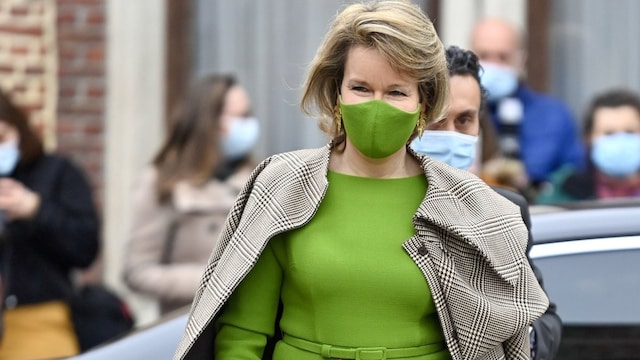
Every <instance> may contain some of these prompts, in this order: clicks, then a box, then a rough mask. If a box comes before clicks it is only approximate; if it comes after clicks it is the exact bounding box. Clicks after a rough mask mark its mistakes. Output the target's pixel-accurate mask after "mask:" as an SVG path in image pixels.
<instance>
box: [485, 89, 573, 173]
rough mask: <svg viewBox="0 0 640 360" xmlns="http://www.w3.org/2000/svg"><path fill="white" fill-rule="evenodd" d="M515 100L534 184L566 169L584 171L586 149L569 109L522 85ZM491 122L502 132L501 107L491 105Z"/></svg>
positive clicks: (525, 159) (522, 145)
mask: <svg viewBox="0 0 640 360" xmlns="http://www.w3.org/2000/svg"><path fill="white" fill-rule="evenodd" d="M513 97H515V98H517V99H518V100H520V102H521V103H522V107H523V115H522V116H523V118H522V122H521V125H520V139H519V140H520V156H521V157H522V161H523V163H524V165H525V168H526V170H527V175H528V176H529V179H530V180H531V182H532V183H534V184H538V183H541V182H544V181H547V180H548V179H549V176H550V175H551V174H552V173H553V172H554V171H556V170H558V169H559V168H560V167H562V166H564V165H573V166H574V167H576V168H582V167H583V164H584V163H583V161H584V151H585V150H584V145H583V143H582V139H581V138H580V134H579V131H578V129H577V125H578V123H577V122H576V121H575V119H574V117H573V115H572V114H571V112H570V111H569V109H568V108H567V107H566V106H565V105H564V104H563V103H562V102H560V101H559V100H558V99H555V98H553V97H551V96H548V95H546V94H541V93H538V92H535V91H533V90H532V89H530V88H528V87H527V86H525V85H524V84H520V86H519V87H518V89H517V90H516V93H515V94H514V95H513ZM489 111H490V113H491V118H492V120H493V122H494V124H495V126H496V129H498V132H500V123H499V120H498V114H497V105H496V104H489Z"/></svg>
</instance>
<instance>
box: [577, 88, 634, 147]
mask: <svg viewBox="0 0 640 360" xmlns="http://www.w3.org/2000/svg"><path fill="white" fill-rule="evenodd" d="M621 106H630V107H632V108H633V109H634V110H635V111H636V112H637V113H638V116H639V117H640V97H638V94H636V93H635V92H633V91H631V90H628V89H612V90H609V91H606V92H603V93H601V94H599V95H596V96H595V97H594V98H593V99H592V100H591V103H590V104H589V107H588V108H587V112H586V115H585V117H584V127H583V130H582V135H583V136H584V137H585V139H587V138H589V136H590V135H591V132H592V131H593V125H594V120H595V119H594V115H595V113H596V111H598V109H600V108H604V107H609V108H612V107H621Z"/></svg>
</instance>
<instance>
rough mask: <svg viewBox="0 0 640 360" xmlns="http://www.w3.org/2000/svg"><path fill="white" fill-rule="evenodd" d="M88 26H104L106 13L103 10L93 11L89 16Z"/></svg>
mask: <svg viewBox="0 0 640 360" xmlns="http://www.w3.org/2000/svg"><path fill="white" fill-rule="evenodd" d="M86 22H87V24H91V25H102V24H104V23H105V16H104V12H103V11H101V10H97V11H92V12H90V13H89V15H87V19H86Z"/></svg>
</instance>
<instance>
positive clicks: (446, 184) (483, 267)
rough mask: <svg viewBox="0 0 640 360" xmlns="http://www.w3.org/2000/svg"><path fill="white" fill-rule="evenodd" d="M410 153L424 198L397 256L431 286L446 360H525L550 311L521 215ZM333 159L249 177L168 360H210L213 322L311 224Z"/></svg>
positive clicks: (270, 168) (279, 163)
mask: <svg viewBox="0 0 640 360" xmlns="http://www.w3.org/2000/svg"><path fill="white" fill-rule="evenodd" d="M408 151H409V152H410V153H411V154H412V156H414V157H416V158H417V159H418V161H420V163H421V166H422V168H423V170H424V173H425V177H426V178H427V181H428V188H427V193H426V195H425V198H424V200H423V201H422V203H421V205H420V206H419V208H418V210H417V212H416V214H415V215H414V217H413V224H414V227H415V235H414V236H412V237H410V238H409V239H407V240H406V241H405V242H404V243H403V248H404V250H405V251H406V253H407V256H409V257H410V258H411V259H412V260H413V261H414V262H415V264H416V266H418V267H419V269H420V270H421V271H422V273H423V274H424V277H425V280H426V281H427V282H428V284H429V287H430V290H431V292H432V296H433V300H434V303H435V305H436V309H437V312H438V316H439V320H440V323H441V325H442V330H443V333H444V336H445V341H446V344H447V347H448V349H449V351H450V353H451V356H452V359H453V360H463V359H464V360H468V359H484V360H489V359H493V360H498V359H522V360H525V359H527V360H528V359H529V355H530V354H529V336H528V329H529V324H531V323H532V322H533V321H534V320H536V319H537V318H538V317H539V316H540V315H541V314H542V313H544V312H545V310H546V309H547V307H548V305H549V303H548V299H547V297H546V296H545V294H544V291H543V290H542V288H541V287H540V285H539V284H538V281H537V280H536V277H535V275H534V273H533V271H532V270H531V267H530V265H529V262H528V260H527V256H526V249H527V241H528V240H527V239H528V236H527V228H526V227H525V225H524V223H523V222H522V217H521V215H520V210H519V208H518V207H517V206H516V205H514V204H513V203H512V202H510V201H509V200H507V199H505V198H504V197H502V196H500V195H499V194H497V193H496V192H495V191H493V190H492V189H491V188H490V187H489V186H488V185H486V184H485V183H484V182H482V181H481V180H480V179H478V178H477V177H476V176H475V175H472V174H470V173H469V172H467V171H462V170H457V169H453V168H452V167H450V166H447V165H446V164H443V163H441V162H437V161H434V160H432V159H430V158H428V157H426V156H421V155H417V154H415V153H414V152H413V151H412V150H410V149H408ZM330 152H331V146H326V147H323V148H320V149H310V150H300V151H295V152H290V153H283V154H278V155H274V156H272V157H270V158H268V159H266V160H265V161H263V162H262V163H261V164H260V165H258V167H257V168H256V169H255V170H254V172H253V173H252V175H251V177H250V178H249V180H248V182H247V183H246V185H245V187H244V188H243V190H242V191H241V193H240V195H239V196H238V199H237V201H236V203H235V204H234V206H233V208H232V210H231V213H230V214H229V217H228V218H227V221H226V224H225V227H224V230H223V232H222V235H221V238H220V239H219V241H218V244H217V245H216V248H215V249H214V251H213V253H212V255H211V258H210V260H209V264H208V265H207V267H206V270H205V272H204V275H203V277H202V281H201V285H200V288H199V289H198V291H197V293H196V295H195V299H194V302H193V304H192V307H191V312H190V315H189V320H188V323H187V326H186V329H185V332H184V335H183V338H182V341H181V342H180V344H179V346H178V349H177V351H176V354H175V356H174V360H182V359H189V360H191V359H213V358H214V355H213V354H214V349H213V346H214V342H215V331H214V322H215V319H216V317H217V316H218V315H219V314H220V312H221V311H222V309H223V306H224V304H225V302H226V301H227V299H229V296H230V295H231V294H232V293H233V291H234V289H236V288H237V286H238V284H239V283H240V282H241V281H242V279H243V278H244V277H245V276H246V275H247V274H248V273H249V271H251V268H252V267H253V265H254V264H255V263H256V261H257V259H258V258H259V256H260V254H261V252H262V251H263V250H264V248H265V247H266V245H267V243H268V242H269V240H270V239H271V238H273V237H274V236H275V235H277V234H279V233H282V232H286V231H290V230H292V229H295V228H298V227H302V226H304V225H305V224H306V223H307V222H309V221H310V220H311V218H312V217H313V216H314V214H315V212H316V210H317V209H318V207H319V206H320V203H321V202H322V199H323V196H324V194H325V193H326V190H327V187H328V182H327V171H328V167H329V158H330ZM354 260H356V261H357V254H354ZM267 355H268V354H267Z"/></svg>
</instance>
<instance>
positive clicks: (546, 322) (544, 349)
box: [493, 186, 562, 360]
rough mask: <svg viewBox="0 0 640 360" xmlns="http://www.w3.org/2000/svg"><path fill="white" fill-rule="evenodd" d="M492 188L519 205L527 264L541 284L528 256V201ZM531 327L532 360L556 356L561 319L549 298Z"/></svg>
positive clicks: (538, 271) (530, 243) (560, 332)
mask: <svg viewBox="0 0 640 360" xmlns="http://www.w3.org/2000/svg"><path fill="white" fill-rule="evenodd" d="M493 189H494V190H495V191H496V192H497V193H498V194H500V195H502V196H504V197H505V198H507V199H509V200H511V201H512V202H513V203H514V204H516V205H518V206H519V207H520V214H521V215H522V220H523V221H524V223H525V225H526V226H527V230H529V244H528V245H527V258H528V259H529V264H530V265H531V268H532V269H533V272H534V273H535V274H536V278H537V279H538V282H539V283H540V286H542V287H543V288H544V286H543V280H542V273H541V272H540V270H538V268H536V266H535V264H534V263H533V261H531V258H530V257H529V250H531V245H532V242H533V237H532V235H531V216H530V215H529V203H528V202H527V200H526V199H525V198H524V196H522V195H520V194H518V193H516V192H514V191H511V190H508V189H505V188H501V187H498V186H494V187H493ZM533 329H534V334H535V335H533V336H535V340H534V341H533V342H534V343H535V346H532V350H533V351H532V352H533V353H534V354H535V356H534V357H533V360H550V359H554V358H555V357H556V354H557V353H558V348H559V347H560V340H561V338H562V320H561V319H560V316H558V314H557V313H556V305H555V304H554V303H553V302H552V301H551V299H549V308H548V309H547V311H546V312H545V313H544V314H542V316H541V317H540V318H539V319H538V320H536V321H535V322H534V323H533Z"/></svg>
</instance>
